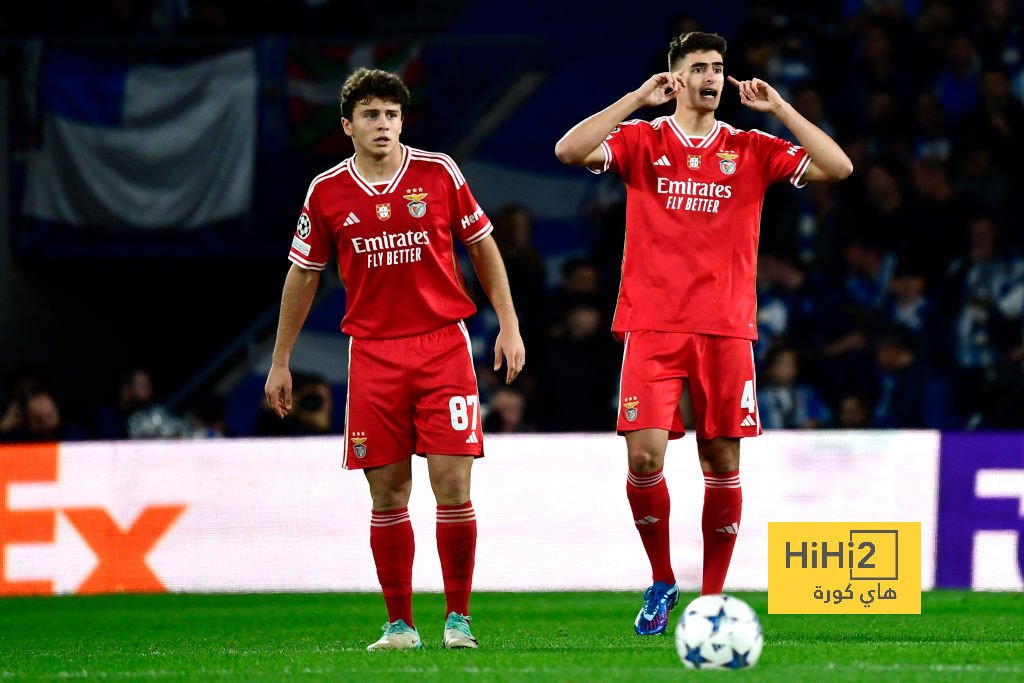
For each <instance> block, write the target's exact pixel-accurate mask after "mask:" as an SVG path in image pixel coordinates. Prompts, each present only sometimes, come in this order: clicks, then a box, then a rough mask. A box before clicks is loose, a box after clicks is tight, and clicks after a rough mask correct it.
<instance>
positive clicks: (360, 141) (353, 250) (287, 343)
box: [265, 69, 526, 650]
mask: <svg viewBox="0 0 1024 683" xmlns="http://www.w3.org/2000/svg"><path fill="white" fill-rule="evenodd" d="M340 98H341V117H342V118H341V125H342V127H343V128H344V130H345V133H346V134H347V135H348V136H349V137H351V138H352V143H353V146H354V147H355V154H353V155H352V156H351V157H350V158H348V159H346V160H345V161H343V162H341V163H340V164H338V165H337V166H335V167H334V168H332V169H330V170H328V171H326V172H324V173H321V174H320V175H318V176H316V177H315V178H314V179H313V182H312V183H311V184H310V186H309V191H308V192H307V193H306V199H305V202H304V204H303V207H302V213H301V215H300V216H299V222H298V227H297V228H296V231H295V236H294V238H293V239H292V246H291V252H290V253H289V256H288V258H289V260H291V262H292V266H291V268H290V270H289V271H288V275H287V277H286V278H285V283H284V293H283V295H282V297H281V317H280V321H279V323H278V329H277V344H276V346H275V349H274V356H273V362H272V366H271V369H270V374H269V376H268V377H267V384H266V388H265V389H266V395H267V401H268V402H269V404H270V406H271V408H272V409H273V410H274V411H275V412H276V413H277V414H278V415H279V416H280V417H284V416H285V415H286V414H287V413H288V411H289V410H291V407H292V405H291V404H292V397H291V386H292V385H291V373H290V372H289V369H288V362H289V357H290V355H291V351H292V348H293V346H294V344H295V340H296V338H297V337H298V334H299V330H300V329H301V328H302V324H303V323H304V322H305V319H306V315H307V314H308V312H309V308H310V304H311V302H312V300H313V295H314V294H315V292H316V288H317V283H318V282H319V278H320V271H322V270H323V269H324V268H325V267H326V265H327V261H328V260H329V258H330V256H331V253H332V252H334V253H336V254H337V258H338V272H339V274H340V276H341V280H342V282H343V283H344V285H345V289H346V290H347V294H348V296H347V304H346V310H345V316H344V318H343V319H342V322H341V330H342V332H344V333H345V334H347V335H349V337H350V342H349V359H348V362H349V385H348V387H349V389H348V401H347V405H346V407H345V446H346V450H345V454H344V457H343V461H342V463H343V466H344V467H345V468H346V469H362V470H363V472H364V473H365V475H366V480H367V482H369V485H370V497H371V499H372V502H373V510H372V512H371V515H370V546H371V549H372V551H373V559H374V563H375V564H376V567H377V576H378V578H379V579H380V584H381V588H382V589H383V593H384V601H385V603H386V605H387V610H388V623H387V624H386V625H385V626H384V635H383V636H382V637H381V638H380V640H378V641H376V642H375V643H373V644H371V645H370V646H369V648H367V649H370V650H378V649H416V648H419V647H421V641H420V637H419V633H418V632H417V631H416V629H415V626H414V624H413V618H412V583H411V581H412V564H413V552H414V542H413V531H412V525H411V524H410V522H409V512H408V507H407V506H408V502H409V492H410V490H411V487H412V468H411V454H413V453H416V454H418V455H424V456H426V458H427V469H428V472H429V475H430V485H431V487H432V488H433V491H434V496H435V498H436V499H437V550H438V554H439V555H440V559H441V571H442V574H443V578H444V588H445V598H446V603H447V606H446V614H447V619H446V621H445V631H444V644H445V647H446V648H466V647H469V648H475V647H477V641H476V639H475V638H474V637H473V634H472V633H471V631H470V628H469V611H468V610H469V596H470V591H471V587H472V580H473V566H474V558H475V551H476V514H475V512H474V511H473V504H472V502H471V501H470V470H471V468H472V465H473V460H474V458H479V457H481V456H483V436H482V434H481V431H480V401H479V397H478V393H477V383H476V374H475V372H474V369H473V358H472V350H471V348H470V340H469V334H468V332H467V331H466V325H465V323H464V322H463V319H464V318H466V317H468V316H470V315H472V314H473V313H474V312H475V311H476V308H475V307H474V305H473V303H472V302H471V301H470V298H469V296H468V295H467V294H466V290H465V287H464V286H463V283H462V274H461V272H460V270H459V264H458V260H457V259H456V256H455V245H454V240H455V239H456V238H457V239H458V240H459V241H461V242H462V243H463V244H464V245H466V248H467V250H468V251H469V255H470V257H471V259H472V261H473V265H474V267H475V269H476V271H477V274H478V276H479V278H480V282H481V284H482V285H483V288H484V291H485V292H486V294H487V296H488V298H489V299H490V301H491V304H492V305H493V306H494V310H495V312H496V313H497V315H498V319H499V321H500V325H501V329H500V331H499V333H498V338H497V341H496V342H495V345H494V353H495V359H494V369H495V370H498V369H499V368H500V367H501V362H502V358H504V359H505V361H507V366H508V369H507V373H506V382H507V383H511V382H512V380H513V379H514V378H515V377H516V375H517V374H519V372H520V370H522V367H523V363H524V362H525V357H526V352H525V350H524V348H523V340H522V338H521V336H520V334H519V324H518V321H517V318H516V313H515V309H514V307H513V305H512V297H511V294H510V293H509V285H508V277H507V276H506V274H505V267H504V264H503V263H502V260H501V255H500V254H499V252H498V248H497V246H496V244H495V242H494V238H493V237H491V234H490V233H491V223H490V220H488V218H487V216H486V215H485V214H484V212H483V209H481V208H480V206H479V205H478V204H477V202H476V200H475V199H474V198H473V195H472V193H470V191H469V186H468V185H467V184H466V179H465V178H463V176H462V173H461V172H460V171H459V168H458V166H456V164H455V162H454V161H452V159H451V158H450V157H448V156H445V155H444V154H435V153H432V152H424V151H421V150H418V149H413V148H410V147H407V146H405V145H403V144H401V143H400V142H399V139H398V138H399V135H400V134H401V132H402V121H403V116H404V113H405V109H406V106H407V105H408V102H409V91H408V89H407V88H406V86H405V84H404V83H403V82H402V80H401V79H400V78H399V77H398V76H396V75H394V74H391V73H388V72H386V71H380V70H371V69H359V70H358V71H356V72H355V73H353V74H352V75H351V76H350V77H349V78H348V79H347V80H346V81H345V84H344V86H343V87H342V90H341V96H340Z"/></svg>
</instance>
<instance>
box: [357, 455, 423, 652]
mask: <svg viewBox="0 0 1024 683" xmlns="http://www.w3.org/2000/svg"><path fill="white" fill-rule="evenodd" d="M411 460H412V459H411V457H407V458H405V459H404V460H402V461H400V462H396V463H392V464H390V465H385V466H383V467H374V468H370V469H367V470H364V473H365V475H366V481H367V482H368V483H369V485H370V498H371V500H372V501H373V511H372V512H371V513H370V549H371V550H372V551H373V562H374V564H375V565H376V566H377V579H378V580H379V581H380V587H381V590H382V591H383V593H384V603H385V604H386V605H387V609H388V623H387V624H385V626H384V635H383V636H382V637H381V638H380V640H378V641H377V642H375V643H373V644H372V645H370V646H369V648H368V649H370V650H404V649H417V648H419V647H421V646H422V644H421V642H420V637H419V633H417V632H416V627H415V625H414V624H413V619H412V561H413V556H414V554H415V549H416V545H415V541H414V538H413V532H412V523H411V522H410V520H409V493H410V492H411V491H412V466H411Z"/></svg>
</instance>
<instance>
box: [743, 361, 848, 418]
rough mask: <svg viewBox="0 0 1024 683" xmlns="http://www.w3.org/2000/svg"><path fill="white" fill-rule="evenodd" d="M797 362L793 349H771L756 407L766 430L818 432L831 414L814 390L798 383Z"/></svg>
mask: <svg viewBox="0 0 1024 683" xmlns="http://www.w3.org/2000/svg"><path fill="white" fill-rule="evenodd" d="M799 375H800V368H799V360H798V357H797V354H796V351H794V350H793V349H792V348H789V347H787V346H782V345H777V346H773V347H772V350H771V351H769V352H768V356H767V358H766V360H765V373H764V377H763V378H762V379H761V381H760V382H759V383H758V387H757V408H758V413H759V414H760V416H761V426H762V427H764V428H765V429H817V428H819V427H826V426H828V424H829V422H830V421H831V415H830V414H829V410H828V408H827V407H826V406H825V403H824V402H823V401H822V400H821V397H820V396H818V392H817V391H815V390H814V387H812V386H810V385H808V384H805V383H803V382H799V381H798V379H799Z"/></svg>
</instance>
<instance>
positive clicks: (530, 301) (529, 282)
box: [487, 204, 545, 341]
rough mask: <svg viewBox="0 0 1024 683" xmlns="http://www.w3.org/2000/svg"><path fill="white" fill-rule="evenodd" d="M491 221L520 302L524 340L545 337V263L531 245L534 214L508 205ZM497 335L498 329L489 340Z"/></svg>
mask: <svg viewBox="0 0 1024 683" xmlns="http://www.w3.org/2000/svg"><path fill="white" fill-rule="evenodd" d="M492 222H493V225H494V241H495V242H497V243H498V249H499V250H500V251H501V257H502V258H503V259H504V260H505V269H506V270H507V271H508V282H509V286H510V287H511V288H512V291H513V292H515V295H516V301H517V302H519V304H518V306H519V310H520V313H519V326H520V329H521V330H522V332H523V339H524V340H526V341H532V339H531V337H530V335H531V334H533V335H537V336H539V335H541V334H543V330H542V327H543V311H544V301H545V291H544V282H545V270H544V260H543V258H542V257H541V255H540V253H538V251H537V249H536V248H535V247H534V246H533V242H532V235H533V214H531V213H530V211H529V209H527V208H526V207H525V206H523V205H521V204H506V205H505V206H502V207H501V208H499V209H498V211H497V213H495V215H494V218H493V219H492ZM496 333H497V328H495V329H494V330H493V334H488V335H487V338H489V339H490V338H493V337H494V334H496Z"/></svg>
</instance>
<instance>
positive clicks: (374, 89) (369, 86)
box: [338, 68, 409, 121]
mask: <svg viewBox="0 0 1024 683" xmlns="http://www.w3.org/2000/svg"><path fill="white" fill-rule="evenodd" d="M374 97H377V98H379V99H382V100H384V101H385V102H394V103H395V104H397V105H398V108H399V109H400V110H401V112H402V116H403V117H404V116H405V108H406V107H408V106H409V88H407V87H406V85H405V83H404V82H402V79H401V78H399V77H398V76H397V75H395V74H393V73H391V72H390V71H383V70H382V69H366V68H359V69H356V70H355V71H354V72H353V73H352V75H351V76H349V77H348V78H346V79H345V84H344V85H343V86H341V92H339V93H338V99H339V100H340V101H341V115H342V117H344V118H346V119H348V120H349V121H351V120H352V110H353V109H355V108H356V105H357V104H366V103H367V102H369V101H370V100H371V99H373V98H374Z"/></svg>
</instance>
